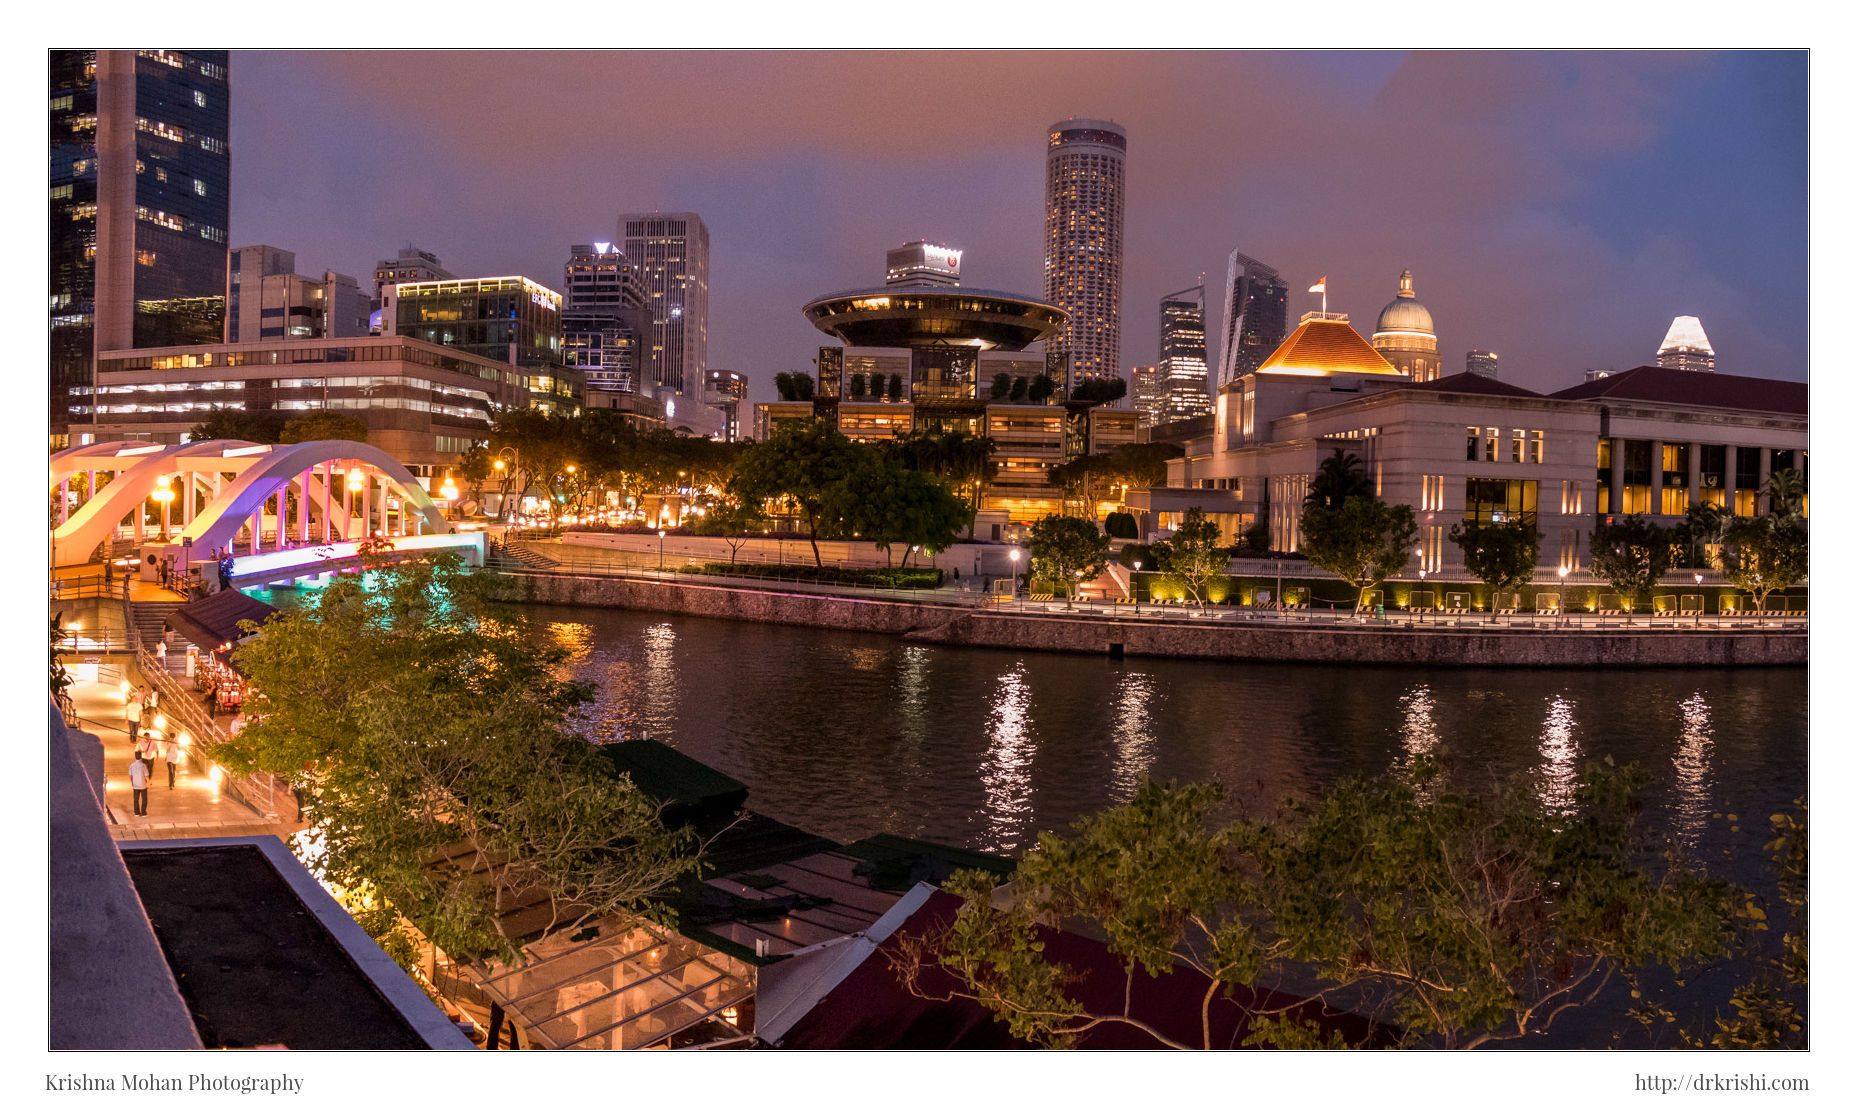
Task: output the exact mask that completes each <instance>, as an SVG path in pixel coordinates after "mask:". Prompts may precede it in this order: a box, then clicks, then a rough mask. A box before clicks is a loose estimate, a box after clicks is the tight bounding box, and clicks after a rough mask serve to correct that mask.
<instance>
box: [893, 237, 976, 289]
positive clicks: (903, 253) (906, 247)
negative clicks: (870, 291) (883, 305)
mask: <svg viewBox="0 0 1858 1110" xmlns="http://www.w3.org/2000/svg"><path fill="white" fill-rule="evenodd" d="M884 284H885V285H887V286H897V285H917V286H921V285H930V286H954V285H960V284H961V252H960V251H958V250H956V249H955V248H954V247H951V246H949V245H948V244H946V243H931V242H929V241H928V240H926V239H918V240H916V241H915V242H914V243H905V244H903V245H902V246H900V247H892V248H891V249H890V250H889V251H887V252H885V254H884Z"/></svg>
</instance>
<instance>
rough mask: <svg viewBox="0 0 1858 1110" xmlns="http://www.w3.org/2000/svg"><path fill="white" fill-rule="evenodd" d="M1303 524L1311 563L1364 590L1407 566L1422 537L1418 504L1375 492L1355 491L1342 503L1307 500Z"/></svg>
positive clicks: (1304, 546) (1305, 545)
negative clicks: (1392, 500) (1330, 505)
mask: <svg viewBox="0 0 1858 1110" xmlns="http://www.w3.org/2000/svg"><path fill="white" fill-rule="evenodd" d="M1300 526H1301V528H1302V532H1303V541H1302V544H1301V548H1300V549H1301V550H1302V552H1303V554H1304V555H1305V556H1306V557H1307V558H1308V559H1309V560H1310V563H1311V564H1312V565H1314V566H1318V567H1321V568H1322V569H1323V570H1326V571H1328V572H1330V573H1331V574H1334V575H1336V576H1337V577H1338V578H1341V579H1342V580H1343V581H1344V582H1347V583H1348V584H1349V585H1351V586H1354V587H1355V588H1356V589H1358V590H1365V589H1369V588H1371V587H1373V586H1374V585H1375V584H1376V583H1378V582H1383V581H1385V580H1386V579H1388V578H1389V577H1391V576H1393V575H1395V574H1398V573H1400V572H1401V571H1402V570H1404V569H1405V568H1406V564H1407V560H1408V559H1410V558H1412V556H1413V544H1414V542H1415V541H1416V540H1417V539H1418V537H1419V524H1418V523H1417V522H1416V521H1415V520H1414V519H1413V508H1412V506H1410V505H1388V504H1385V503H1383V502H1382V501H1381V500H1380V499H1378V498H1375V497H1361V496H1350V497H1348V499H1347V500H1345V501H1343V502H1342V503H1341V505H1340V506H1339V507H1337V508H1326V507H1324V506H1322V505H1320V504H1305V505H1304V507H1303V518H1302V520H1301V522H1300Z"/></svg>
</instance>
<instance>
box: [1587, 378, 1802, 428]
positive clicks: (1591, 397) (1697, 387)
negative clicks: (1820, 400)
mask: <svg viewBox="0 0 1858 1110" xmlns="http://www.w3.org/2000/svg"><path fill="white" fill-rule="evenodd" d="M1550 396H1552V397H1559V398H1561V399H1563V400H1568V401H1651V402H1654V403H1658V404H1667V405H1694V406H1699V407H1702V408H1715V409H1737V410H1740V411H1744V412H1784V413H1790V414H1793V415H1796V416H1805V415H1806V406H1807V388H1806V383H1805V382H1784V381H1780V380H1777V379H1775V378H1746V377H1742V376H1741V375H1738V374H1712V373H1708V372H1706V371H1701V370H1673V369H1671V368H1670V367H1666V366H1639V367H1636V368H1634V369H1631V370H1627V371H1625V372H1624V373H1619V374H1609V375H1607V376H1606V377H1604V378H1601V379H1600V380H1598V381H1592V382H1582V383H1581V384H1579V385H1577V386H1575V387H1573V388H1572V389H1564V390H1562V391H1561V392H1559V393H1553V394H1550Z"/></svg>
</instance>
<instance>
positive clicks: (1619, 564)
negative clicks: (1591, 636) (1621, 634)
mask: <svg viewBox="0 0 1858 1110" xmlns="http://www.w3.org/2000/svg"><path fill="white" fill-rule="evenodd" d="M1587 549H1588V552H1589V553H1590V554H1591V556H1592V560H1593V572H1594V573H1595V574H1597V575H1599V576H1600V577H1602V578H1604V579H1606V580H1607V581H1608V582H1609V583H1611V584H1612V587H1613V588H1614V589H1615V590H1618V591H1619V595H1620V597H1621V598H1622V599H1624V600H1625V602H1626V605H1627V608H1628V610H1630V609H1634V608H1637V607H1638V605H1639V603H1640V602H1641V601H1642V600H1645V599H1648V598H1649V597H1650V596H1651V592H1652V587H1654V586H1656V585H1657V584H1658V579H1659V578H1661V577H1663V576H1664V572H1665V571H1666V570H1669V569H1670V567H1671V534H1670V533H1669V532H1667V531H1665V530H1664V529H1663V528H1660V527H1659V526H1658V525H1656V524H1654V523H1652V522H1651V521H1649V520H1646V519H1645V518H1644V517H1642V516H1639V515H1638V514H1636V513H1635V514H1633V515H1632V516H1629V517H1626V518H1625V519H1623V520H1620V521H1617V522H1616V523H1613V524H1602V525H1600V526H1599V527H1597V528H1595V529H1594V530H1593V538H1592V539H1591V540H1589V541H1588V544H1587Z"/></svg>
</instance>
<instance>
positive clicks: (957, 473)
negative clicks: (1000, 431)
mask: <svg viewBox="0 0 1858 1110" xmlns="http://www.w3.org/2000/svg"><path fill="white" fill-rule="evenodd" d="M885 446H886V448H887V450H888V451H889V452H890V453H891V454H892V455H893V457H895V458H897V459H898V460H900V461H901V462H902V463H903V464H904V465H906V466H909V467H913V468H915V469H917V470H922V471H926V472H928V473H930V474H933V475H935V476H936V477H937V478H938V479H940V480H941V481H943V482H944V483H946V484H947V485H948V488H949V489H950V491H952V492H953V493H954V494H955V495H956V496H957V497H959V498H961V500H962V504H963V506H964V508H965V511H966V520H967V529H968V538H969V539H973V538H974V522H975V520H976V519H977V518H978V517H979V516H980V511H981V499H982V498H984V497H985V496H986V495H987V487H988V486H989V485H990V484H991V483H992V482H993V480H994V478H995V476H996V475H998V474H999V473H1000V464H999V462H997V461H996V460H995V459H994V441H993V440H992V439H991V438H990V437H988V436H978V435H975V434H973V433H972V432H967V431H963V430H961V429H955V430H953V431H947V432H942V433H940V434H939V435H937V434H930V433H928V432H923V431H920V430H919V431H916V432H913V433H912V434H910V435H908V436H905V437H903V438H902V439H895V440H891V441H890V442H889V443H888V444H886V445H885Z"/></svg>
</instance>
